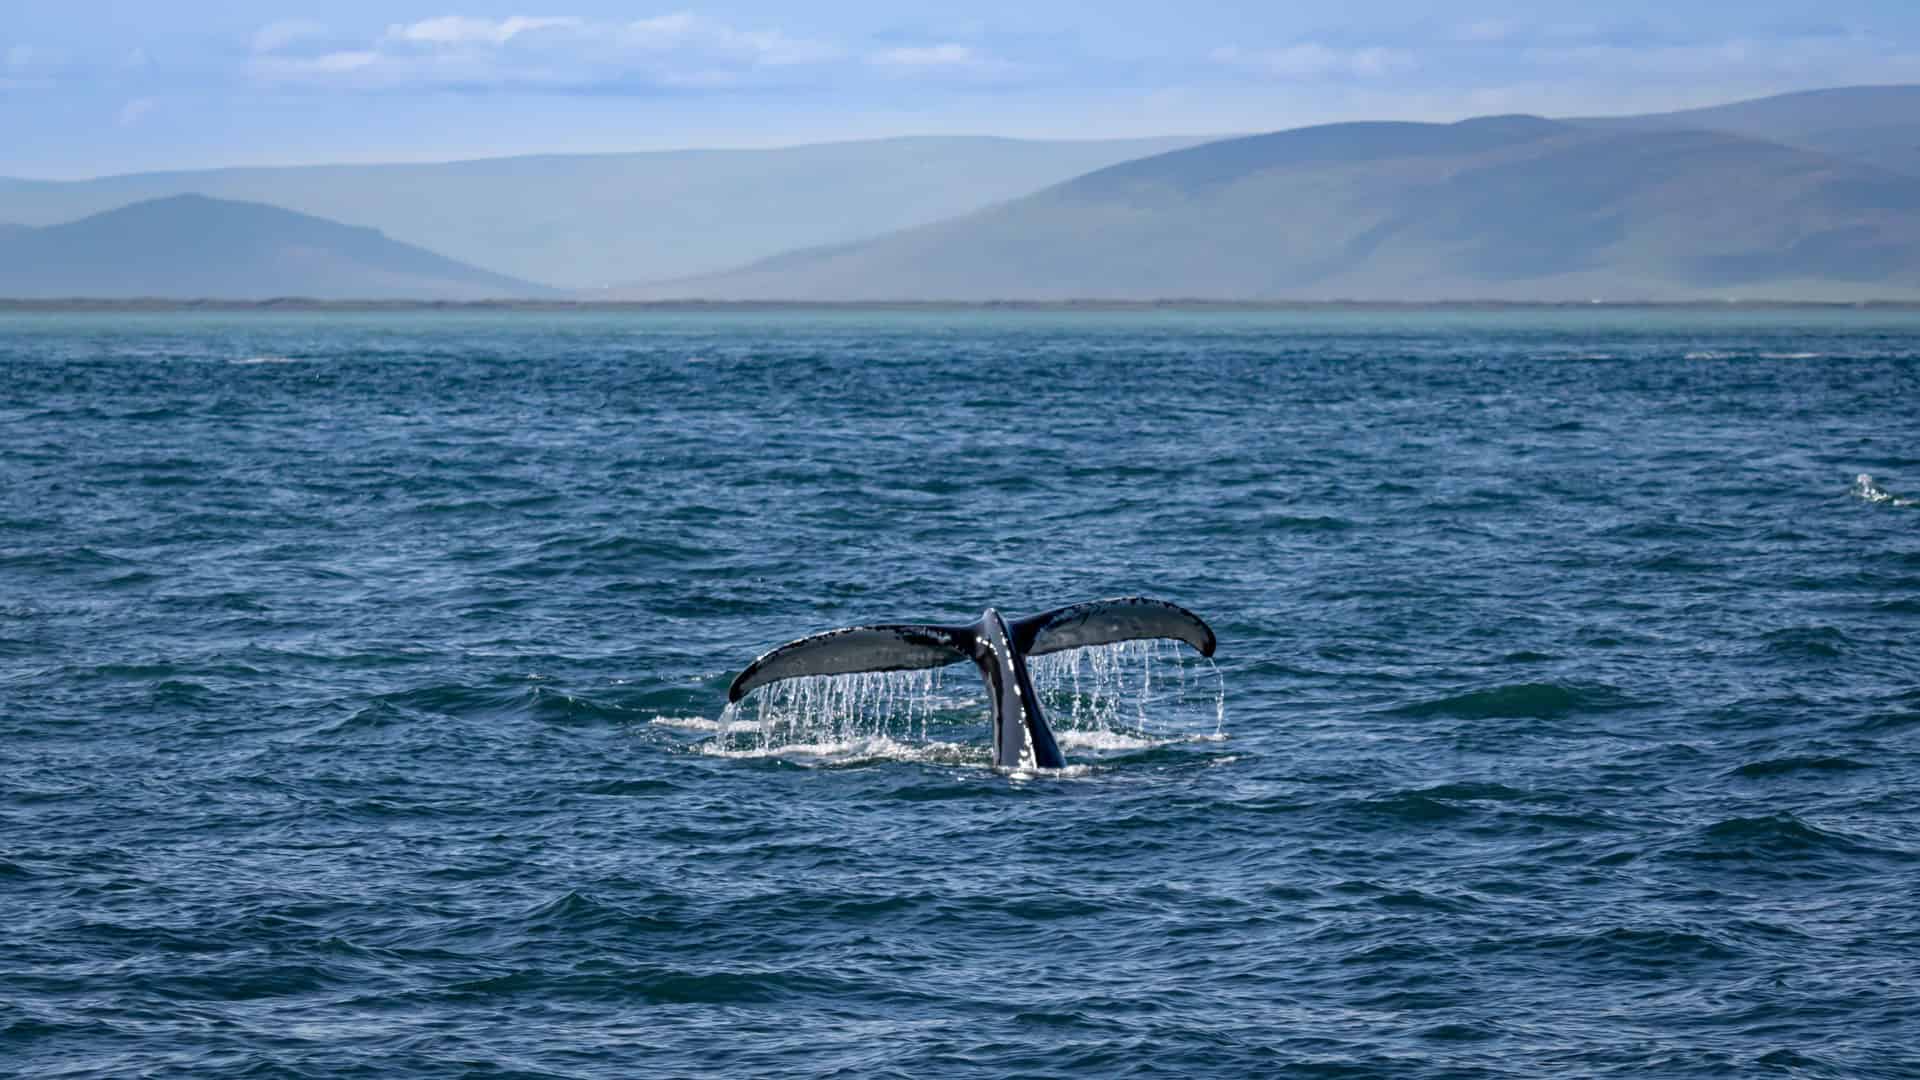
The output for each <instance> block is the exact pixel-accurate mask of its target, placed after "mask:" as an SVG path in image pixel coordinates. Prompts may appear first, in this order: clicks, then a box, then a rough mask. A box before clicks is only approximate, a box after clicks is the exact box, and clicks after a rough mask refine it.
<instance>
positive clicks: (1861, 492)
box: [1853, 473, 1915, 506]
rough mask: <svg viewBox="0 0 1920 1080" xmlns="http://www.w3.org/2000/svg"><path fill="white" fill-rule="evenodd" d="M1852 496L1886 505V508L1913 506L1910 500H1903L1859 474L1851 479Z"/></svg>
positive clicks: (1868, 477) (1871, 479) (1864, 475)
mask: <svg viewBox="0 0 1920 1080" xmlns="http://www.w3.org/2000/svg"><path fill="white" fill-rule="evenodd" d="M1853 495H1854V497H1855V498H1860V499H1865V500H1867V501H1868V502H1871V503H1886V504H1887V505H1888V506H1913V505H1915V503H1914V500H1912V499H1903V498H1900V497H1899V496H1896V495H1895V494H1893V493H1892V492H1890V491H1888V490H1887V489H1886V488H1883V487H1881V486H1880V485H1879V483H1878V482H1876V481H1875V480H1874V478H1873V477H1872V476H1871V475H1869V474H1867V473H1861V474H1860V475H1859V476H1856V477H1854V478H1853Z"/></svg>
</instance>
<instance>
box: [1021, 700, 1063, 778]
mask: <svg viewBox="0 0 1920 1080" xmlns="http://www.w3.org/2000/svg"><path fill="white" fill-rule="evenodd" d="M1027 741H1028V742H1029V743H1031V744H1032V746H1033V764H1034V767H1035V768H1040V769H1064V768H1066V767H1067V756H1066V755H1065V754H1062V753H1061V752H1060V744H1059V743H1057V742H1055V741H1054V739H1053V726H1052V725H1050V724H1048V723H1047V718H1046V717H1045V716H1042V715H1040V714H1039V713H1035V712H1029V713H1027Z"/></svg>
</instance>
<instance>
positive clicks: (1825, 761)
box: [1727, 756, 1873, 780]
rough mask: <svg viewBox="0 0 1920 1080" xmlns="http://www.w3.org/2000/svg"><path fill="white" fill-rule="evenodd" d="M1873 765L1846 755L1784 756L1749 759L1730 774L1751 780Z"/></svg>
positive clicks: (1830, 771) (1846, 769) (1850, 769)
mask: <svg viewBox="0 0 1920 1080" xmlns="http://www.w3.org/2000/svg"><path fill="white" fill-rule="evenodd" d="M1872 767H1873V766H1871V765H1868V764H1867V763H1866V762H1864V761H1855V760H1853V759H1852V758H1845V757H1813V756H1801V757H1783V758H1769V759H1767V760H1765V761H1749V762H1747V763H1746V764H1745V765H1742V766H1740V767H1739V768H1737V769H1734V770H1732V771H1731V772H1729V773H1728V774H1727V775H1729V776H1744V777H1746V778H1747V779H1749V780H1760V779H1765V778H1767V777H1770V776H1787V775H1789V774H1792V773H1800V772H1816V773H1834V772H1853V771H1855V770H1858V769H1870V768H1872Z"/></svg>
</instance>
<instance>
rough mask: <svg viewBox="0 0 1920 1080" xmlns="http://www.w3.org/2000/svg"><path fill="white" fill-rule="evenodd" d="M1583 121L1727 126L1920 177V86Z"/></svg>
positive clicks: (1647, 126)
mask: <svg viewBox="0 0 1920 1080" xmlns="http://www.w3.org/2000/svg"><path fill="white" fill-rule="evenodd" d="M1576 122H1577V123H1581V124H1586V125H1593V126H1601V127H1612V128H1616V129H1630V130H1641V131H1653V130H1669V131H1670V130H1675V129H1694V130H1699V129H1706V130H1710V131H1725V132H1730V133H1732V134H1736V135H1747V136H1751V137H1753V138H1756V139H1768V140H1771V141H1773V142H1779V143H1785V144H1787V145H1788V146H1794V147H1798V148H1800V149H1802V150H1812V151H1815V152H1817V153H1822V154H1830V155H1833V156H1835V157H1841V158H1846V159H1848V160H1851V161H1855V162H1859V163H1861V164H1866V165H1873V166H1876V167H1878V168H1883V169H1890V170H1893V171H1896V172H1903V173H1906V174H1908V175H1911V176H1920V86H1846V87H1835V88H1833V89H1828V90H1807V91H1802V92H1800V93H1794V94H1779V95H1776V96H1773V97H1764V98H1755V99H1754V100H1751V101H1736V102H1733V103H1732V104H1729V105H1714V106H1710V107H1708V108H1704V109H1685V110H1682V111H1679V112H1669V113H1650V114H1647V115H1644V116H1620V117H1602V118H1595V119H1587V120H1580V121H1576Z"/></svg>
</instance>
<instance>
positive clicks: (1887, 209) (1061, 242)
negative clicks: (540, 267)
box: [637, 117, 1920, 300]
mask: <svg viewBox="0 0 1920 1080" xmlns="http://www.w3.org/2000/svg"><path fill="white" fill-rule="evenodd" d="M1916 290H1920V181H1915V180H1911V179H1908V178H1904V177H1899V176H1895V175H1893V174H1889V173H1885V172H1882V171H1879V170H1875V169H1870V168H1865V167H1862V166H1858V165H1854V164H1851V163H1846V162H1841V161H1836V160H1834V159H1832V158H1828V157H1824V156H1821V155H1817V154H1811V153H1807V152H1805V151H1800V150H1795V149H1792V148H1789V147H1785V146H1781V145H1778V144H1775V143H1769V142H1764V141H1760V140H1755V139H1747V138H1742V137H1739V136H1733V135H1725V134H1719V133H1712V132H1698V131H1691V132H1690V131H1646V132H1641V131H1615V130H1592V129H1586V128H1581V127H1577V126H1572V125H1567V124H1561V123H1556V122H1553V121H1546V120H1541V119H1539V118H1534V117H1497V118H1487V119H1481V120H1472V121H1466V122H1464V123H1460V124H1453V125H1430V124H1341V125H1331V126H1327V127H1320V128H1306V129H1300V130H1297V131H1289V132H1281V133H1277V134H1273V135H1263V136H1255V137H1251V138H1246V139H1236V140H1230V141H1226V142H1219V143H1213V144H1209V145H1206V146H1200V147H1195V148H1192V149H1188V150H1183V151H1178V152H1175V153H1170V154H1164V155H1160V156H1158V157H1155V158H1150V159H1146V160H1142V161H1135V162H1128V163H1125V164H1122V165H1118V166H1114V167H1112V168H1109V169H1105V170H1101V171H1098V172H1095V173H1092V174H1089V175H1088V176H1085V177H1081V178H1079V179H1076V180H1073V181H1070V182H1068V183H1065V184H1061V185H1058V186H1056V187H1054V188H1051V189H1049V190H1047V191H1044V192H1041V193H1038V194H1036V195H1033V196H1030V197H1028V198H1024V199H1019V200H1015V201H1013V202H1011V203H1007V204H1005V205H1002V206H999V207H995V208H992V209H989V210H986V211H982V212H978V213H975V214H971V215H968V216H966V217H962V218H958V219H954V220H951V221H947V222H942V223H939V224H937V225H933V226H929V227H925V228H919V229H913V230H908V231H905V232H901V233H897V234H895V235H892V236H889V237H885V238H882V239H879V240H875V241H872V242H868V243H861V244H852V245H843V246H840V247H837V248H831V249H822V250H816V251H810V252H796V253H792V254H790V255H787V256H784V257H782V258H779V259H775V260H769V261H766V262H763V263H760V264H758V265H754V266H749V267H747V268H744V269H743V270H741V271H738V272H735V273H730V274H724V275H715V276H710V277H706V278H701V279H695V280H690V281H681V282H674V283H668V284H666V285H662V286H658V287H655V288H653V289H650V290H645V291H644V292H641V293H638V294H637V295H651V296H682V297H688V296H700V297H710V298H716V299H775V298H784V299H836V300H838V299H909V298H914V299H954V300H987V299H1068V298H1085V297H1101V298H1116V299H1117V298H1134V299H1149V298H1167V297H1209V298H1223V299H1227V298H1233V299H1286V298H1298V299H1332V298H1356V299H1396V300H1402V299H1404V300H1422V299H1442V298H1512V299H1589V298H1595V297H1609V298H1622V299H1624V298H1683V297H1699V296H1726V295H1746V296H1753V295H1761V294H1767V295H1785V296H1797V297H1809V298H1811V297H1853V296H1861V295H1871V296H1883V295H1912V294H1913V293H1914V292H1915V291H1916Z"/></svg>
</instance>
